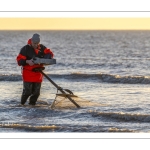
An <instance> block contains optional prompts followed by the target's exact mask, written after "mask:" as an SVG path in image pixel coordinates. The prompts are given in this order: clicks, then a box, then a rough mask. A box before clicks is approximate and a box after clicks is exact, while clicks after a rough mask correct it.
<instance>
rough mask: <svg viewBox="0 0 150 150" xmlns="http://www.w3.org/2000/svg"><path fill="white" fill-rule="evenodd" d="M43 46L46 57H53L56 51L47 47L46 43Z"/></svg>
mask: <svg viewBox="0 0 150 150" xmlns="http://www.w3.org/2000/svg"><path fill="white" fill-rule="evenodd" d="M42 46H43V49H44V51H43V52H44V58H46V59H52V58H53V57H54V53H53V52H52V51H51V50H50V49H49V48H47V47H45V46H44V45H42Z"/></svg>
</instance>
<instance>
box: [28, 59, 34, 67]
mask: <svg viewBox="0 0 150 150" xmlns="http://www.w3.org/2000/svg"><path fill="white" fill-rule="evenodd" d="M26 63H27V64H29V65H30V66H33V65H34V62H33V59H30V60H26Z"/></svg>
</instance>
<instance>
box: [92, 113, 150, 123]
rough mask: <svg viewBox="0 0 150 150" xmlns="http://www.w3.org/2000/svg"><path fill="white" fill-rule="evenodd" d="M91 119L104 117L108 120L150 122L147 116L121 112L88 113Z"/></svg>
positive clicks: (149, 117) (149, 116)
mask: <svg viewBox="0 0 150 150" xmlns="http://www.w3.org/2000/svg"><path fill="white" fill-rule="evenodd" d="M89 112H90V113H91V114H92V116H93V117H105V118H108V119H115V120H121V121H129V122H131V121H132V122H150V115H149V114H139V113H138V114H136V113H135V114H132V113H123V112H93V111H89Z"/></svg>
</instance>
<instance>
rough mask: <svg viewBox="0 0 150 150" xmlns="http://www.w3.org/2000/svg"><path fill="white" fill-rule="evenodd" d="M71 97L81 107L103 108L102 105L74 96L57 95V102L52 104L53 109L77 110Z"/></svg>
mask: <svg viewBox="0 0 150 150" xmlns="http://www.w3.org/2000/svg"><path fill="white" fill-rule="evenodd" d="M68 97H70V98H71V99H72V100H74V101H75V102H76V103H77V104H78V105H79V106H80V107H91V106H102V104H100V103H96V102H92V101H89V100H86V99H83V98H81V97H78V96H76V95H73V94H56V97H55V100H54V101H53V103H52V104H51V108H52V109H55V108H56V109H66V108H67V109H73V108H77V106H76V105H75V104H74V103H73V102H71V100H70V99H68Z"/></svg>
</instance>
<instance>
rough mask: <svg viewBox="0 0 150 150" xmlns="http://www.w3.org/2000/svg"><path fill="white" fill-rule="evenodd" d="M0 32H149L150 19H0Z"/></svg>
mask: <svg viewBox="0 0 150 150" xmlns="http://www.w3.org/2000/svg"><path fill="white" fill-rule="evenodd" d="M0 30H150V18H0Z"/></svg>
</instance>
